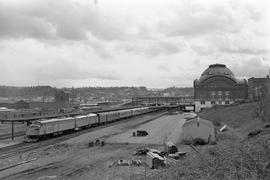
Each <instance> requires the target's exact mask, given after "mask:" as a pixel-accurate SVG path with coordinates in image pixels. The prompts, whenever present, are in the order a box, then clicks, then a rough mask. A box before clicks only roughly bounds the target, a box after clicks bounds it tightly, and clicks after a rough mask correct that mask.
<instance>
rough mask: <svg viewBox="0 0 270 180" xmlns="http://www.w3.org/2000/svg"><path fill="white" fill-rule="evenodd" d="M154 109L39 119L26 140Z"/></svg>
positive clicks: (103, 122)
mask: <svg viewBox="0 0 270 180" xmlns="http://www.w3.org/2000/svg"><path fill="white" fill-rule="evenodd" d="M151 111H153V109H150V108H149V107H143V108H134V109H128V110H119V111H110V112H102V113H98V114H93V113H91V114H88V115H80V116H75V117H68V118H54V119H48V120H38V121H34V122H32V123H31V124H30V125H28V126H27V127H26V132H25V142H33V141H37V140H40V139H43V138H48V137H51V136H56V135H59V134H63V133H64V132H67V131H74V130H79V129H83V128H88V127H91V126H96V125H100V124H105V123H110V122H114V121H116V120H120V119H124V118H129V117H132V116H137V115H141V114H144V113H148V112H151Z"/></svg>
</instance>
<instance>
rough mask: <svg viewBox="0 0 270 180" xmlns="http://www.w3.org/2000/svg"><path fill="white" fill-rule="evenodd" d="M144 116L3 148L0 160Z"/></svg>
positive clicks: (159, 113) (154, 115)
mask: <svg viewBox="0 0 270 180" xmlns="http://www.w3.org/2000/svg"><path fill="white" fill-rule="evenodd" d="M165 113H166V112H164V111H162V112H152V113H148V114H152V115H153V117H151V118H149V120H147V121H150V120H153V119H156V118H158V117H160V116H163V115H164V114H165ZM146 115H147V114H145V115H140V116H136V117H132V118H127V119H123V120H120V121H115V122H112V123H108V124H104V125H100V126H96V127H92V128H89V129H84V130H81V131H77V132H73V133H68V134H64V135H61V136H56V137H53V138H50V139H47V140H42V141H39V142H36V143H20V144H16V145H12V146H7V147H3V148H1V149H0V152H1V153H0V159H7V158H9V157H13V156H16V155H18V154H21V153H24V152H27V151H32V150H35V149H38V148H41V147H46V146H49V145H53V144H56V143H59V142H61V141H65V140H68V139H71V138H73V137H77V136H79V135H82V134H85V133H89V132H92V131H96V130H99V129H102V128H105V127H109V126H113V125H116V124H120V123H125V122H127V121H132V120H135V119H137V118H140V117H143V116H146Z"/></svg>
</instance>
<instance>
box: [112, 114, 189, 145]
mask: <svg viewBox="0 0 270 180" xmlns="http://www.w3.org/2000/svg"><path fill="white" fill-rule="evenodd" d="M184 123H185V119H184V116H183V115H182V114H177V115H167V116H163V117H161V118H158V119H156V120H155V121H151V122H149V123H147V124H143V125H141V126H139V127H137V128H134V129H130V130H129V131H126V132H124V133H121V134H118V135H115V136H112V137H110V138H108V140H107V141H108V142H111V143H137V144H160V145H161V144H164V142H167V141H171V142H173V143H175V144H179V143H180V142H181V140H182V137H181V132H182V126H183V124H184ZM136 130H145V131H147V132H148V135H147V136H144V137H136V136H135V137H134V136H133V135H132V133H133V132H135V131H136Z"/></svg>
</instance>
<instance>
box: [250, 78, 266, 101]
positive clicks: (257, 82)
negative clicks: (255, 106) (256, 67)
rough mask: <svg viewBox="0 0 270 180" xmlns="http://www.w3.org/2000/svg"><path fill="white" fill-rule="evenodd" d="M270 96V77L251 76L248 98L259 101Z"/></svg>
mask: <svg viewBox="0 0 270 180" xmlns="http://www.w3.org/2000/svg"><path fill="white" fill-rule="evenodd" d="M267 96H268V97H269V96H270V78H269V75H267V76H266V77H265V78H254V77H252V78H250V79H248V98H249V99H250V100H251V101H259V100H261V99H262V98H265V97H267Z"/></svg>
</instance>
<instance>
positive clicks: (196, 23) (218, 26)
mask: <svg viewBox="0 0 270 180" xmlns="http://www.w3.org/2000/svg"><path fill="white" fill-rule="evenodd" d="M159 28H160V30H161V31H162V32H164V33H165V34H167V35H169V36H197V35H203V34H211V33H216V32H221V31H222V32H224V31H226V32H231V33H237V32H239V31H240V30H241V24H239V21H237V18H235V17H234V15H233V14H232V13H230V12H229V11H228V9H227V8H226V6H224V5H222V6H221V5H213V6H210V7H205V6H202V5H200V4H198V3H197V4H193V3H186V4H184V5H183V6H182V7H181V8H180V9H178V10H176V15H175V17H174V18H173V19H171V20H168V21H166V22H165V21H161V22H160V24H159Z"/></svg>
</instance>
